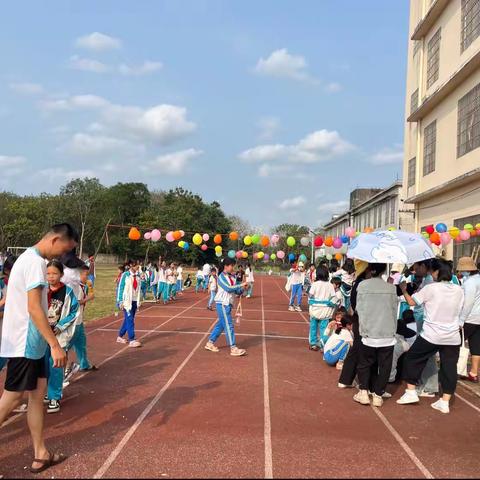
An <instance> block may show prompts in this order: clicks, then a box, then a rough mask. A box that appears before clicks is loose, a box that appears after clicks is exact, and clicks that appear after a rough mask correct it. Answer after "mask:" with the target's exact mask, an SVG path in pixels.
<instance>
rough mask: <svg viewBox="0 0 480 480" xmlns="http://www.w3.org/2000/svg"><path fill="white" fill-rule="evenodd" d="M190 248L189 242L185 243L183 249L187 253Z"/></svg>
mask: <svg viewBox="0 0 480 480" xmlns="http://www.w3.org/2000/svg"><path fill="white" fill-rule="evenodd" d="M189 248H190V244H189V243H188V242H183V249H184V250H185V251H187V250H188V249H189Z"/></svg>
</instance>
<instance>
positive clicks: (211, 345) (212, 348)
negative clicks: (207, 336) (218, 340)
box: [205, 342, 220, 353]
mask: <svg viewBox="0 0 480 480" xmlns="http://www.w3.org/2000/svg"><path fill="white" fill-rule="evenodd" d="M205 350H210V352H214V353H218V352H219V351H220V349H219V348H218V347H216V346H215V344H214V343H212V342H207V344H206V345H205Z"/></svg>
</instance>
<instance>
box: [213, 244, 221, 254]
mask: <svg viewBox="0 0 480 480" xmlns="http://www.w3.org/2000/svg"><path fill="white" fill-rule="evenodd" d="M222 250H223V249H222V247H221V246H220V245H217V246H216V247H215V252H216V253H222Z"/></svg>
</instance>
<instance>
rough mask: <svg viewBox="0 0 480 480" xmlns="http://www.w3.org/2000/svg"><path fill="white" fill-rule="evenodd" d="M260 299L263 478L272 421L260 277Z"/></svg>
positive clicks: (268, 468)
mask: <svg viewBox="0 0 480 480" xmlns="http://www.w3.org/2000/svg"><path fill="white" fill-rule="evenodd" d="M260 296H261V300H262V336H263V337H262V356H263V411H264V413H263V415H264V429H263V431H264V444H265V478H273V455H272V421H271V413H270V388H269V378H268V362H267V343H266V341H265V310H264V309H263V279H262V278H261V279H260Z"/></svg>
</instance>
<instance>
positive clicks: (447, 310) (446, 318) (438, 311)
mask: <svg viewBox="0 0 480 480" xmlns="http://www.w3.org/2000/svg"><path fill="white" fill-rule="evenodd" d="M412 298H413V300H415V302H416V303H417V305H419V306H420V305H423V307H424V317H423V318H424V322H423V331H422V332H421V333H420V335H421V336H422V337H423V338H424V339H425V340H426V341H427V342H430V343H433V344H434V345H460V331H459V328H460V318H459V317H460V312H461V310H462V307H463V299H464V295H463V290H462V288H461V287H460V286H458V285H454V284H453V283H449V282H435V283H430V284H428V285H425V286H424V287H423V288H422V289H421V290H420V291H419V292H417V293H415V294H414V295H413V296H412Z"/></svg>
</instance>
